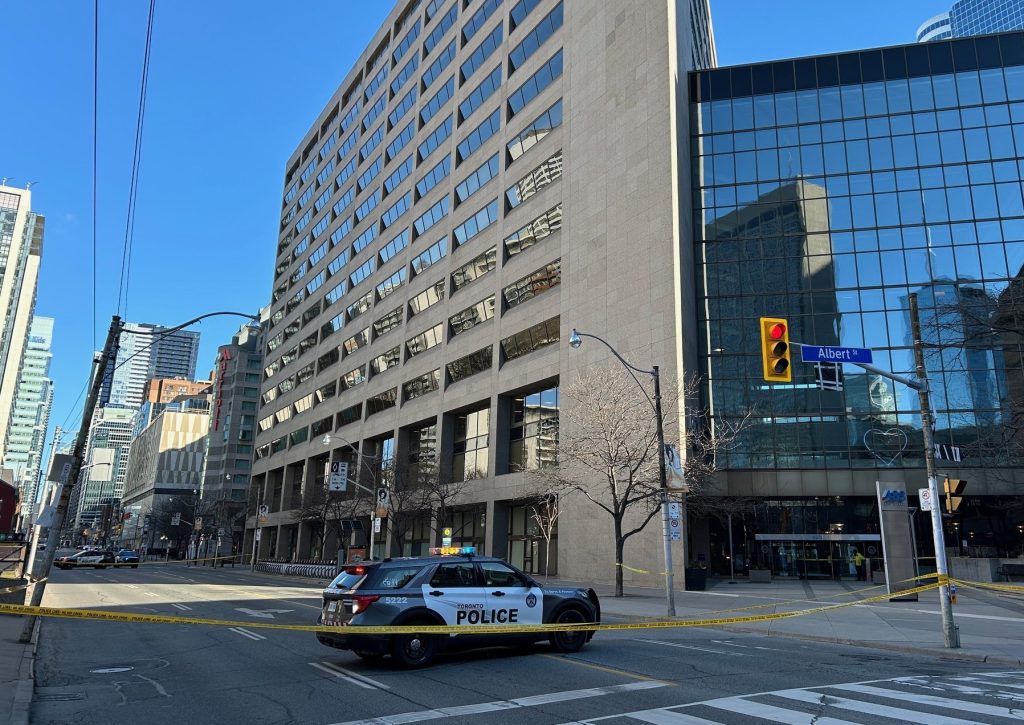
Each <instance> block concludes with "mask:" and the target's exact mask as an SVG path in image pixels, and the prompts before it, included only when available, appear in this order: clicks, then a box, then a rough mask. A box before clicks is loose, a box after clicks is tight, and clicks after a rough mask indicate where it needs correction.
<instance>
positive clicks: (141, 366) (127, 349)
mask: <svg viewBox="0 0 1024 725" xmlns="http://www.w3.org/2000/svg"><path fill="white" fill-rule="evenodd" d="M166 330H167V328H165V327H161V326H160V325H151V324H148V323H135V322H126V323H124V331H123V332H122V333H121V336H120V339H119V340H118V344H119V347H118V350H117V360H116V362H115V364H114V365H113V366H109V367H108V368H107V373H106V376H105V379H104V381H103V386H102V387H101V389H100V404H101V405H104V406H107V405H110V406H121V407H127V408H132V409H136V410H137V409H139V408H140V407H142V403H143V401H144V400H145V396H144V390H145V387H146V382H147V381H149V380H152V379H153V378H184V379H186V380H192V379H194V378H195V376H196V361H197V359H198V356H199V333H198V332H190V331H188V330H176V331H175V332H172V333H170V334H162V333H165V332H166Z"/></svg>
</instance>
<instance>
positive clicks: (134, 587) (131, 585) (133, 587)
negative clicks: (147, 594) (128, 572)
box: [125, 584, 138, 589]
mask: <svg viewBox="0 0 1024 725" xmlns="http://www.w3.org/2000/svg"><path fill="white" fill-rule="evenodd" d="M125 586H126V587H128V588H129V589H138V587H137V586H135V585H134V584H125Z"/></svg>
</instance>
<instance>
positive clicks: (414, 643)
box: [316, 547, 601, 667]
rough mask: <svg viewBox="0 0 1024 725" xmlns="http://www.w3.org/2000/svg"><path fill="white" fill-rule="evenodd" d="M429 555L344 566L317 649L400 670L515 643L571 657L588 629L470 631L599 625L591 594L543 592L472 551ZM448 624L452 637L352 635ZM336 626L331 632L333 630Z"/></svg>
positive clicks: (327, 601)
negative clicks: (477, 630) (546, 643)
mask: <svg viewBox="0 0 1024 725" xmlns="http://www.w3.org/2000/svg"><path fill="white" fill-rule="evenodd" d="M430 552H431V555H430V556H421V557H412V558H395V559H384V560H383V561H380V562H375V561H369V562H362V563H359V564H351V565H347V566H345V568H344V569H343V570H342V572H341V573H340V574H338V576H337V577H335V579H334V581H332V582H331V583H330V585H329V586H328V587H327V588H326V589H324V592H323V610H322V612H321V614H320V619H319V624H321V625H324V626H326V627H330V628H331V629H330V630H328V631H319V632H317V635H316V637H317V639H318V640H319V641H320V643H321V644H325V645H327V646H328V647H335V648H337V649H347V650H352V651H353V652H355V653H356V654H357V655H359V656H360V657H363V658H365V659H374V658H379V657H383V656H384V655H387V654H390V655H391V656H392V657H393V658H394V659H395V661H397V662H398V663H399V664H400V665H402V666H404V667H424V666H426V665H428V664H429V663H430V662H431V661H432V660H433V659H434V656H435V655H436V654H437V653H438V652H440V651H442V650H451V649H475V648H479V647H494V646H515V645H522V644H528V643H531V642H537V641H540V640H544V639H548V640H550V642H551V645H552V647H554V648H555V649H556V650H558V651H559V652H577V651H579V650H580V649H581V648H582V647H583V645H584V644H586V643H587V642H589V641H590V640H591V638H592V637H593V636H594V633H593V632H592V631H590V632H581V631H572V630H567V631H564V632H562V631H559V632H518V631H517V632H510V633H508V634H493V633H481V634H474V633H473V627H474V626H481V625H488V626H495V625H496V626H502V625H510V626H511V625H522V624H527V625H528V624H542V623H558V624H583V623H587V622H598V623H599V622H600V621H601V605H600V603H599V601H598V598H597V594H596V593H594V590H593V589H572V588H562V587H557V588H545V587H542V586H541V585H540V584H538V583H537V582H536V581H534V580H533V579H532V578H531V577H530V576H529V575H527V574H524V573H523V572H521V571H519V570H518V569H516V568H515V567H514V566H511V565H510V564H508V563H506V562H504V561H502V560H501V559H496V558H494V557H489V556H476V555H475V550H474V549H473V547H441V548H435V549H431V550H430ZM398 625H402V626H416V625H455V626H460V627H465V629H466V632H465V634H463V633H458V634H430V633H422V634H421V633H408V634H360V633H359V627H382V626H398ZM335 627H337V631H334V629H333V628H335Z"/></svg>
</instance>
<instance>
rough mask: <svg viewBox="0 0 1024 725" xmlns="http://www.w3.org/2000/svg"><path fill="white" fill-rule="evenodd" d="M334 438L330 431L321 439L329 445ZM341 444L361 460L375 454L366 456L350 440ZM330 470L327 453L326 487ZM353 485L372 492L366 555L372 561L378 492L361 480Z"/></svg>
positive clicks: (329, 458)
mask: <svg viewBox="0 0 1024 725" xmlns="http://www.w3.org/2000/svg"><path fill="white" fill-rule="evenodd" d="M332 440H333V439H332V438H331V434H330V433H325V434H324V437H323V438H321V439H320V442H321V443H323V444H324V445H325V446H329V445H331V441H332ZM341 444H342V445H343V446H345V447H347V448H349V449H350V450H352V451H353V452H354V453H355V454H356V455H357V456H359V460H360V461H362V459H363V458H373V456H364V455H363V454H362V453H361V452H360V450H359V448H358V447H357V446H356V445H355V444H353V443H349V442H348V441H346V440H344V439H342V440H341ZM362 463H363V465H365V466H366V470H368V471H370V473H371V474H372V475H373V477H374V478H376V475H377V473H376V471H374V470H373V469H372V468H370V467H369V465H368V464H367V463H366V462H365V461H362ZM330 470H331V457H330V454H329V453H328V454H327V467H326V470H325V471H324V487H325V488H326V487H327V485H328V482H327V479H328V476H329V474H330ZM352 485H353V486H355V487H356V488H361V489H363V490H364V491H366V492H367V493H369V494H370V502H371V503H370V505H371V507H372V508H371V511H370V545H369V551H367V552H366V555H367V558H368V559H369V560H370V561H373V546H374V539H375V538H376V536H375V534H376V532H375V531H374V523H375V520H376V518H377V508H376V506H377V501H376V496H377V492H376V491H375V490H374V489H372V488H367V487H366V486H364V485H363V484H361V483H359V481H356V480H353V481H352Z"/></svg>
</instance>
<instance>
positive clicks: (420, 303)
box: [409, 279, 444, 317]
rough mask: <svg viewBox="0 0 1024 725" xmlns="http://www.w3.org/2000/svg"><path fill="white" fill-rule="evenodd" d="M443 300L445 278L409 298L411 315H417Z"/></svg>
mask: <svg viewBox="0 0 1024 725" xmlns="http://www.w3.org/2000/svg"><path fill="white" fill-rule="evenodd" d="M442 300H444V280H443V279H439V280H438V281H437V282H435V283H434V284H432V285H431V286H430V287H427V288H426V289H425V290H423V291H422V292H420V293H419V294H418V295H416V296H415V297H413V298H412V299H410V300H409V317H415V316H416V315H418V314H419V313H421V312H423V311H424V310H425V309H427V308H428V307H433V306H434V305H436V304H437V303H438V302H441V301H442Z"/></svg>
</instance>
